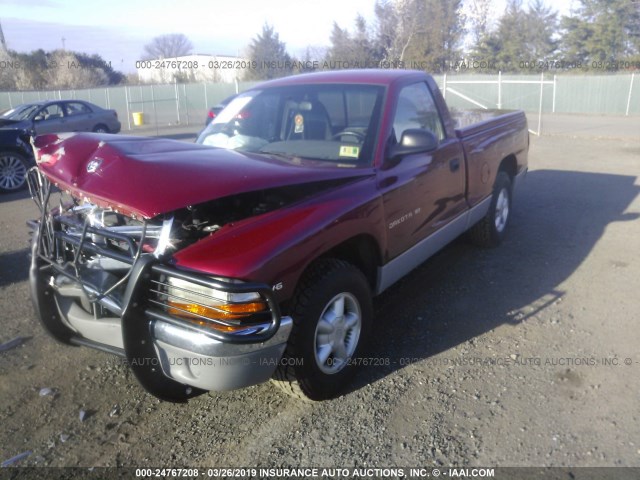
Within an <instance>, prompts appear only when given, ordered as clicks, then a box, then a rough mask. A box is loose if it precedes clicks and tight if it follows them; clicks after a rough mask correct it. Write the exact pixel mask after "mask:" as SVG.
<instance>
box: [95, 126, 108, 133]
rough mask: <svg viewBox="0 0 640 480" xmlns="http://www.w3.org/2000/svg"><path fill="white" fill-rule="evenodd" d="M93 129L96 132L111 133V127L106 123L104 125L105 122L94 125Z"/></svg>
mask: <svg viewBox="0 0 640 480" xmlns="http://www.w3.org/2000/svg"><path fill="white" fill-rule="evenodd" d="M93 131H94V132H95V133H109V129H108V128H107V126H106V125H103V124H99V125H96V126H95V127H93Z"/></svg>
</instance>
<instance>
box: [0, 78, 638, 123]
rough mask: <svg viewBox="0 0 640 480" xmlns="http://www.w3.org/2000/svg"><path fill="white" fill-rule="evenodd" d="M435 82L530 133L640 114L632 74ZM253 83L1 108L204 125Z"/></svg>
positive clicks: (2, 103) (8, 98) (82, 95)
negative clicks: (528, 119)
mask: <svg viewBox="0 0 640 480" xmlns="http://www.w3.org/2000/svg"><path fill="white" fill-rule="evenodd" d="M436 81H437V82H438V84H439V85H440V87H441V89H442V91H443V93H444V95H445V97H446V100H447V103H448V104H449V105H450V106H451V107H452V108H460V109H470V108H487V109H489V108H503V109H520V110H525V111H526V112H528V113H529V114H531V115H532V116H534V117H535V116H536V115H537V123H538V131H537V132H534V133H540V122H541V118H542V115H543V114H553V113H577V114H598V115H621V116H629V115H640V75H636V74H635V73H632V74H623V75H598V76H587V75H582V76H576V75H548V74H543V75H502V74H498V75H439V76H436ZM255 84H256V83H255V82H240V83H236V84H233V83H191V84H184V83H174V84H164V85H136V86H114V87H104V88H91V89H81V90H80V89H78V90H50V91H24V92H0V110H5V109H8V108H12V107H14V106H16V105H19V104H22V103H29V102H35V101H41V100H54V99H80V100H87V101H89V102H92V103H95V104H97V105H99V106H101V107H104V108H112V109H114V110H116V111H117V112H118V117H119V119H120V121H121V122H122V129H123V130H130V131H135V130H136V129H137V128H140V127H146V128H149V127H151V128H156V129H157V128H160V127H163V128H164V127H167V126H185V125H186V126H189V125H194V126H204V123H205V119H206V116H207V113H208V110H209V108H210V107H211V106H213V105H216V104H217V103H219V102H220V101H221V100H223V99H224V98H226V97H228V96H229V95H232V94H234V93H237V92H241V91H243V90H246V89H247V88H250V87H251V86H253V85H255ZM134 120H135V121H134ZM138 124H139V125H138ZM532 127H533V125H532Z"/></svg>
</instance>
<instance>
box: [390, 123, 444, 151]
mask: <svg viewBox="0 0 640 480" xmlns="http://www.w3.org/2000/svg"><path fill="white" fill-rule="evenodd" d="M436 148H438V139H437V138H436V136H435V135H434V134H433V133H432V132H430V131H429V130H423V129H421V128H410V129H408V130H405V131H404V132H403V133H402V138H401V139H400V143H398V144H396V145H392V146H391V147H390V148H389V158H391V159H396V158H399V157H404V156H405V155H411V154H412V153H423V152H431V151H433V150H435V149H436Z"/></svg>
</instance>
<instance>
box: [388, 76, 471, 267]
mask: <svg viewBox="0 0 640 480" xmlns="http://www.w3.org/2000/svg"><path fill="white" fill-rule="evenodd" d="M414 128H418V129H424V130H429V131H430V132H431V133H433V134H434V135H435V136H436V138H437V139H438V141H439V145H438V148H437V149H436V150H433V151H431V152H423V153H417V154H411V155H406V156H404V157H402V158H401V159H397V160H389V159H387V161H386V162H385V168H383V169H381V171H380V172H379V186H380V188H381V190H382V198H383V202H384V209H385V217H386V229H387V239H388V242H387V246H388V257H389V260H390V259H392V258H394V257H396V256H397V255H399V254H400V253H403V252H405V251H407V250H408V249H409V248H411V247H412V246H414V245H415V244H417V243H418V242H419V241H421V240H423V239H424V238H426V237H428V236H430V235H432V234H433V233H434V232H436V231H437V230H439V229H440V228H442V227H444V226H446V224H447V223H449V222H450V221H451V220H452V219H453V218H454V217H456V216H457V215H459V214H460V213H462V212H463V211H464V210H465V209H466V202H465V195H464V192H465V164H464V152H463V150H462V146H461V144H460V142H459V141H458V140H457V139H456V138H447V136H446V134H445V129H444V126H443V124H442V121H441V117H440V113H439V111H438V109H437V107H436V105H435V102H434V100H433V97H432V95H431V92H430V91H429V88H428V87H427V85H426V83H424V82H419V83H415V84H411V85H408V86H406V87H404V88H403V89H402V90H401V91H400V94H399V96H398V103H397V105H396V110H395V115H394V120H393V131H392V132H391V137H390V138H389V142H391V143H392V144H393V143H399V142H400V141H401V139H402V134H403V132H404V131H405V130H407V129H414Z"/></svg>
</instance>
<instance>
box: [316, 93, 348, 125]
mask: <svg viewBox="0 0 640 480" xmlns="http://www.w3.org/2000/svg"><path fill="white" fill-rule="evenodd" d="M342 98H343V97H342V92H339V91H326V92H320V93H318V101H319V102H320V103H322V105H324V108H325V109H326V110H327V113H328V114H329V119H330V120H331V125H333V126H334V127H336V128H340V129H343V128H345V127H346V126H347V120H346V119H345V117H344V116H345V111H344V110H345V109H344V102H343V100H342Z"/></svg>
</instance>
